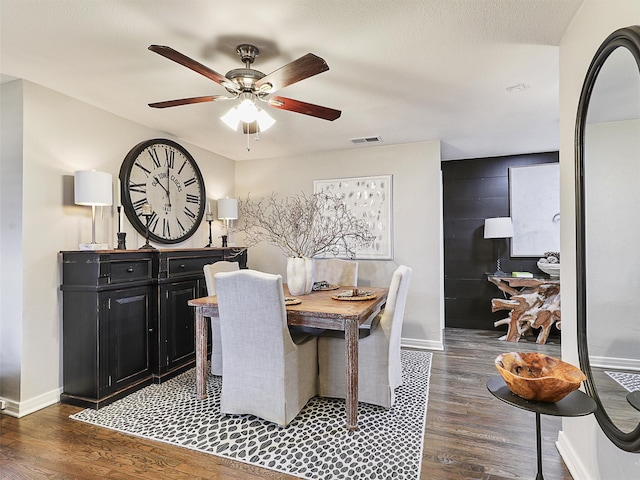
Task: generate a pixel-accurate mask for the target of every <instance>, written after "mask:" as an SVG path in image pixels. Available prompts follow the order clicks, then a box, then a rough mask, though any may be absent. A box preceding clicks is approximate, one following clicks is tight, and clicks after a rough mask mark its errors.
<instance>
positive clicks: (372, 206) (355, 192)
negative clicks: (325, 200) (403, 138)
mask: <svg viewBox="0 0 640 480" xmlns="http://www.w3.org/2000/svg"><path fill="white" fill-rule="evenodd" d="M392 181H393V176H392V175H375V176H368V177H349V178H333V179H329V180H314V182H313V191H314V193H319V192H326V193H329V194H333V195H337V196H339V197H340V198H342V199H343V200H344V202H345V203H346V204H347V206H348V207H349V208H350V209H351V211H352V212H353V213H354V214H355V215H356V216H357V217H358V218H362V219H364V220H366V221H367V222H368V223H369V228H370V229H371V232H372V234H373V235H374V237H375V239H374V241H373V242H372V244H371V245H368V246H365V247H361V248H358V249H357V251H356V258H357V259H363V260H365V259H368V260H392V259H393V221H392V220H393V219H392V199H393V185H392Z"/></svg>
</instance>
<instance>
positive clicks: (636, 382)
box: [605, 372, 640, 392]
mask: <svg viewBox="0 0 640 480" xmlns="http://www.w3.org/2000/svg"><path fill="white" fill-rule="evenodd" d="M605 373H606V374H607V375H609V376H610V377H611V378H613V379H614V380H615V381H616V382H618V383H619V384H620V385H622V386H623V387H624V388H625V389H626V390H627V391H628V392H635V391H637V390H640V374H637V373H624V372H605Z"/></svg>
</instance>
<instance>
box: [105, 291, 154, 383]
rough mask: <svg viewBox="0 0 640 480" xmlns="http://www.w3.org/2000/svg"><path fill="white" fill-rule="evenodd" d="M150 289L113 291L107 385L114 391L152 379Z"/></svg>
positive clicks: (109, 328)
mask: <svg viewBox="0 0 640 480" xmlns="http://www.w3.org/2000/svg"><path fill="white" fill-rule="evenodd" d="M151 294H152V289H151V287H139V288H131V289H126V290H116V291H114V292H110V294H109V298H110V305H109V319H108V330H109V334H108V339H109V346H108V349H107V351H108V355H109V359H108V363H107V364H108V365H109V368H108V370H109V378H108V385H109V387H110V389H112V390H113V391H117V390H119V389H120V388H122V387H124V386H126V385H128V384H130V383H133V382H136V381H138V380H140V379H142V378H144V377H147V376H149V374H150V372H151V361H150V357H149V336H150V334H151V331H150V329H151V325H150V320H151V319H150V314H149V312H150V307H151Z"/></svg>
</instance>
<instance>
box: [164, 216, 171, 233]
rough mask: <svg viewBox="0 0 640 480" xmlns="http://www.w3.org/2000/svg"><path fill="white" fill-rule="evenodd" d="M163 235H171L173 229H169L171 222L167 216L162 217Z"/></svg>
mask: <svg viewBox="0 0 640 480" xmlns="http://www.w3.org/2000/svg"><path fill="white" fill-rule="evenodd" d="M162 236H163V237H171V230H170V229H169V222H167V219H166V218H163V219H162Z"/></svg>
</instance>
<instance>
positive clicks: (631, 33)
mask: <svg viewBox="0 0 640 480" xmlns="http://www.w3.org/2000/svg"><path fill="white" fill-rule="evenodd" d="M617 48H626V49H627V50H629V52H630V53H631V55H632V56H633V58H634V59H635V61H636V66H637V67H638V76H639V81H640V26H638V25H634V26H630V27H625V28H621V29H619V30H616V31H615V32H613V33H612V34H611V35H609V36H608V37H607V38H606V39H605V40H604V42H602V45H600V48H598V51H597V52H596V54H595V56H594V57H593V60H592V61H591V65H589V69H588V70H587V75H586V77H585V80H584V84H583V86H582V92H581V93H580V101H579V103H578V112H577V118H576V130H575V169H576V170H575V180H576V247H577V248H576V253H577V256H576V284H577V321H578V356H579V358H580V368H581V369H582V371H583V372H584V374H585V375H586V376H587V380H586V381H585V388H586V390H587V393H588V394H589V395H590V396H591V397H592V398H593V399H594V400H595V402H596V404H597V405H598V408H597V409H596V411H595V416H596V419H597V421H598V423H599V424H600V427H601V428H602V430H603V432H604V433H605V435H606V436H607V437H608V438H609V439H610V440H611V441H612V442H613V443H614V444H615V445H616V446H618V447H619V448H621V449H623V450H626V451H628V452H640V423H638V425H637V426H636V428H634V429H633V431H631V432H629V433H625V432H623V431H622V430H620V429H619V428H618V427H616V425H615V424H614V423H613V421H612V420H611V418H610V417H609V415H608V414H607V412H606V410H605V409H604V406H603V404H602V401H601V400H600V397H599V396H598V391H597V389H596V384H595V381H594V377H593V373H592V371H591V365H590V363H589V351H588V345H587V279H586V260H587V258H586V237H585V213H586V212H585V210H586V208H585V207H586V203H585V200H586V198H585V195H586V193H587V192H585V184H584V167H585V166H584V133H585V127H586V121H587V111H588V107H589V100H590V99H591V94H592V92H593V88H594V85H595V83H596V79H597V77H598V73H600V70H601V68H602V67H603V65H604V63H605V61H606V60H607V59H608V58H609V55H611V53H612V52H613V51H614V50H616V49H617Z"/></svg>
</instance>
